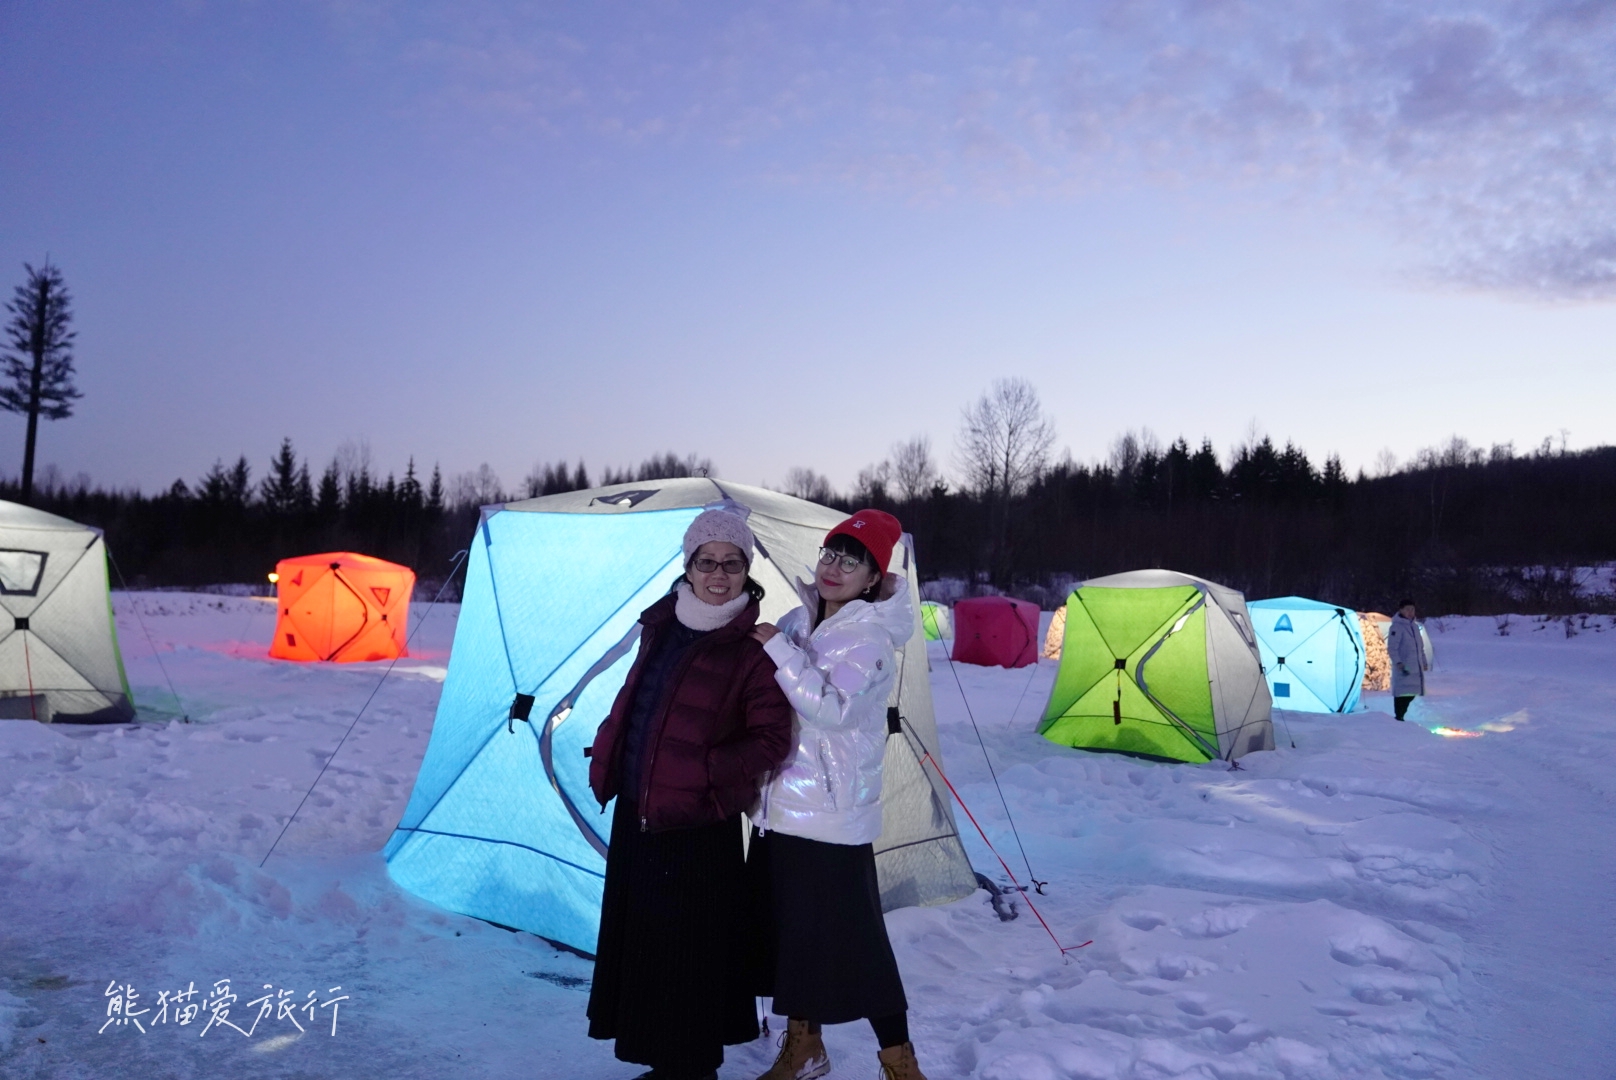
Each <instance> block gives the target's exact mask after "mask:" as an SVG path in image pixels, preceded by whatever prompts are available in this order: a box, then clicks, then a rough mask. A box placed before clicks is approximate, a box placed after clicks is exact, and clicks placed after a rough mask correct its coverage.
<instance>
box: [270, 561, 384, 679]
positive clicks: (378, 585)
mask: <svg viewBox="0 0 1616 1080" xmlns="http://www.w3.org/2000/svg"><path fill="white" fill-rule="evenodd" d="M275 574H276V583H275V588H276V593H277V597H276V607H277V609H278V611H279V617H278V618H277V619H276V621H275V641H274V643H273V644H271V645H270V647H269V655H271V656H274V657H278V658H279V659H281V660H332V661H335V662H337V663H339V664H342V663H352V662H354V661H358V660H391V659H393V658H394V657H397V656H404V655H405V652H404V642H405V639H406V634H407V632H408V630H409V619H410V594H411V593H412V592H414V591H415V571H413V570H411V569H410V568H409V567H407V566H399V565H398V564H397V563H390V562H387V561H386V560H385V559H374V558H371V557H370V556H369V555H355V554H353V553H352V552H350V551H335V552H330V553H327V554H325V555H300V556H298V557H297V558H295V559H282V560H281V561H280V562H278V563H276V564H275Z"/></svg>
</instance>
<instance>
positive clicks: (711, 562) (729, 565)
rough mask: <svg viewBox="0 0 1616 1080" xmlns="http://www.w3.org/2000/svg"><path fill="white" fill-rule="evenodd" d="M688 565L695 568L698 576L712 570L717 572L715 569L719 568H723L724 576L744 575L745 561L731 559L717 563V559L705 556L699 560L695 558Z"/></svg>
mask: <svg viewBox="0 0 1616 1080" xmlns="http://www.w3.org/2000/svg"><path fill="white" fill-rule="evenodd" d="M690 565H691V566H694V567H695V568H696V572H697V573H698V574H710V573H712V572H713V571H714V570H717V569H719V568H721V567H722V568H723V571H724V573H726V574H744V573H746V560H745V559H734V558H731V559H725V560H724V561H723V562H719V561H718V560H717V559H713V558H709V557H708V556H706V555H702V556H700V557H699V558H697V559H696V560H695V561H694V562H692V563H691V564H690Z"/></svg>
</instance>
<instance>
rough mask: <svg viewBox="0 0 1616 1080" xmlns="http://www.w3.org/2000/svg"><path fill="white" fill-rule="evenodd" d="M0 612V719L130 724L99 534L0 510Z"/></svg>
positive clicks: (18, 510)
mask: <svg viewBox="0 0 1616 1080" xmlns="http://www.w3.org/2000/svg"><path fill="white" fill-rule="evenodd" d="M0 608H3V609H4V613H3V614H0V719H6V720H39V721H41V722H42V723H47V724H48V723H81V724H95V723H114V722H119V721H126V720H132V719H134V715H135V707H134V704H133V702H132V700H131V698H130V696H129V680H128V679H127V678H126V677H125V676H124V671H123V657H122V656H120V655H119V653H118V632H117V629H116V627H115V626H114V625H113V619H112V596H111V592H110V591H109V585H108V582H107V549H106V545H105V544H104V543H103V542H102V539H101V531H100V530H99V529H92V528H90V527H89V526H87V525H80V524H78V523H77V522H74V521H69V520H67V519H66V518H60V517H57V516H56V515H55V514H47V513H45V512H44V511H42V510H34V509H32V508H30V507H27V506H22V505H19V504H17V503H10V502H0Z"/></svg>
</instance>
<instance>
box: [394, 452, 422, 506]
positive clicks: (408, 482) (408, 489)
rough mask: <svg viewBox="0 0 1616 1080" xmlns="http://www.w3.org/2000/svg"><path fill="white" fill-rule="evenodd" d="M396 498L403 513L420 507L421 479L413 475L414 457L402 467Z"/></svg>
mask: <svg viewBox="0 0 1616 1080" xmlns="http://www.w3.org/2000/svg"><path fill="white" fill-rule="evenodd" d="M398 499H399V502H400V504H402V506H403V508H404V511H405V513H409V514H414V513H418V512H419V511H420V509H421V499H422V495H421V481H420V480H418V479H417V478H416V476H415V458H414V456H411V458H410V462H409V464H408V465H407V466H405V469H404V479H403V480H401V481H400V482H399V485H398Z"/></svg>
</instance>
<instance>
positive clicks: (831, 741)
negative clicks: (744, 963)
mask: <svg viewBox="0 0 1616 1080" xmlns="http://www.w3.org/2000/svg"><path fill="white" fill-rule="evenodd" d="M797 592H798V593H799V595H801V597H802V602H803V604H804V606H803V607H799V608H793V609H792V610H791V611H790V612H789V613H787V615H786V616H785V617H784V618H783V619H781V620H780V623H779V625H780V633H779V634H777V635H775V636H774V637H772V638H770V639H769V643H768V644H767V645H765V646H764V647H763V649H764V651H765V652H767V653H768V654H769V656H770V657H771V658H773V660H774V662H775V664H776V665H777V666H778V668H779V670H778V671H776V672H775V676H774V679H775V682H777V683H779V684H780V689H782V690H784V691H785V692H786V700H788V701H790V702H791V706H792V708H793V709H795V710H796V713H797V715H796V722H795V735H796V747H795V749H794V750H793V751H792V754H791V756H790V757H789V758H787V759H786V762H785V764H784V765H782V766H780V768H778V769H776V770H775V771H774V773H773V775H772V776H771V777H770V778H769V782H768V783H767V784H766V785H765V786H764V788H763V794H762V797H761V798H760V799H759V800H758V804H757V807H756V808H755V809H754V810H753V811H752V823H753V824H754V825H756V826H757V827H758V828H759V829H763V830H765V831H767V830H774V831H777V832H783V833H786V834H788V835H791V836H802V837H806V838H808V839H810V840H823V841H825V842H827V843H831V844H868V843H872V842H874V840H875V839H876V837H878V836H880V835H881V763H882V761H883V759H884V758H885V756H886V748H887V698H888V697H889V696H890V695H891V693H892V684H893V680H894V679H895V678H897V675H898V671H897V666H898V662H899V661H898V655H897V651H898V650H899V649H900V648H902V647H903V645H904V643H905V642H907V641H908V640H909V638H910V636H911V635H912V634H914V632H915V611H914V607H913V606H912V605H911V604H910V603H909V589H908V585H907V583H906V582H905V581H904V579H903V578H902V576H900V575H898V574H888V575H887V576H886V578H885V579H884V580H883V581H882V583H881V595H882V597H883V598H882V599H880V600H877V601H876V602H874V603H870V602H868V601H865V600H854V601H851V602H850V603H848V604H847V605H846V606H845V607H843V608H842V609H841V610H840V611H838V612H837V613H836V614H834V615H832V616H831V617H830V618H828V619H826V620H825V621H824V622H823V623H821V624H820V625H819V626H818V627H816V628H814V630H813V632H812V633H809V624H810V621H811V619H810V615H809V612H810V611H813V610H816V609H817V607H818V604H819V593H818V591H817V590H816V589H815V588H814V586H813V585H812V584H811V583H810V584H807V585H804V584H803V583H802V582H798V583H797ZM808 605H812V607H810V606H808Z"/></svg>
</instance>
